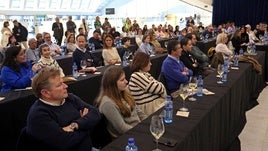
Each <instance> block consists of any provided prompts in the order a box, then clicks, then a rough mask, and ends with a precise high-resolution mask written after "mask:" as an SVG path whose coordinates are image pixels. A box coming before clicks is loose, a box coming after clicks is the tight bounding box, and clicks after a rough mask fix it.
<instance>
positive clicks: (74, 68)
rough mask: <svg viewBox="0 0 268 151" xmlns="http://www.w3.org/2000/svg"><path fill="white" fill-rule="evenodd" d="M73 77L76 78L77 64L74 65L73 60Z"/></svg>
mask: <svg viewBox="0 0 268 151" xmlns="http://www.w3.org/2000/svg"><path fill="white" fill-rule="evenodd" d="M73 77H74V78H77V77H78V71H77V65H76V63H75V62H74V64H73Z"/></svg>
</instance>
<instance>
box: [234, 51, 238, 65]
mask: <svg viewBox="0 0 268 151" xmlns="http://www.w3.org/2000/svg"><path fill="white" fill-rule="evenodd" d="M234 66H235V67H238V56H237V54H235V55H234Z"/></svg>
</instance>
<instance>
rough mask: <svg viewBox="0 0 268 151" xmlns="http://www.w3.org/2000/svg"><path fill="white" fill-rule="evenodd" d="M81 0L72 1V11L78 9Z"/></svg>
mask: <svg viewBox="0 0 268 151" xmlns="http://www.w3.org/2000/svg"><path fill="white" fill-rule="evenodd" d="M80 3H81V0H73V2H72V5H71V8H72V9H79V7H80Z"/></svg>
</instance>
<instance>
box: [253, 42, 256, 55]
mask: <svg viewBox="0 0 268 151" xmlns="http://www.w3.org/2000/svg"><path fill="white" fill-rule="evenodd" d="M252 53H253V54H255V53H256V45H255V44H252Z"/></svg>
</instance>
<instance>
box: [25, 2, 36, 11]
mask: <svg viewBox="0 0 268 151" xmlns="http://www.w3.org/2000/svg"><path fill="white" fill-rule="evenodd" d="M36 8H37V0H26V3H25V9H36Z"/></svg>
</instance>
